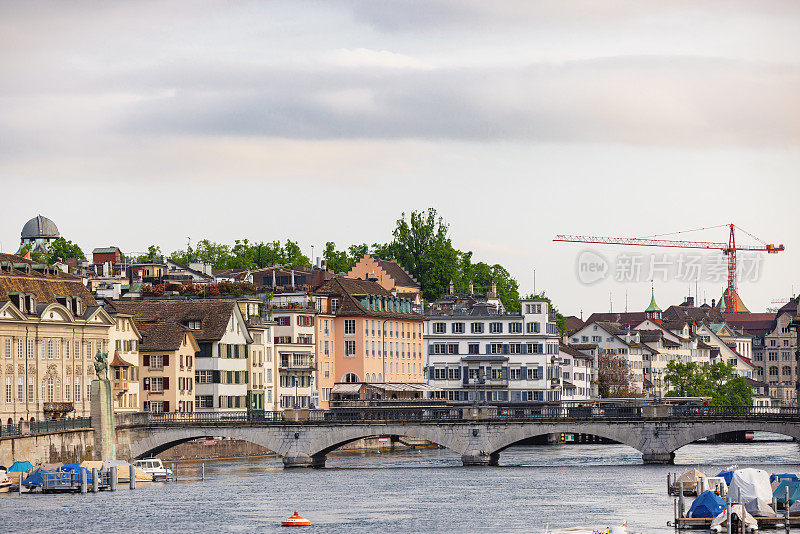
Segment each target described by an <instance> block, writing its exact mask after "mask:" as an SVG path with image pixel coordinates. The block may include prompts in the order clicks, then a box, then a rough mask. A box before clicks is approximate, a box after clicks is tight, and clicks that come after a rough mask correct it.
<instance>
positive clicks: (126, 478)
mask: <svg viewBox="0 0 800 534" xmlns="http://www.w3.org/2000/svg"><path fill="white" fill-rule="evenodd" d="M111 467H116V468H117V480H118V481H119V482H130V480H131V464H129V463H128V462H126V461H125V460H106V461H105V462H103V469H102V470H103V471H109V470H110V469H111ZM135 469H136V480H137V481H140V482H152V481H153V475H151V474H150V473H146V472H144V471H143V470H142V469H141V468H139V467H136V468H135Z"/></svg>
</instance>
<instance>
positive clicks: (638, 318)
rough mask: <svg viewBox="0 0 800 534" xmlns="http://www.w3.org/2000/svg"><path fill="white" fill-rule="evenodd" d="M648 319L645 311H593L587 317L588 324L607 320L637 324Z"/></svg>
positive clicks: (609, 321) (608, 321)
mask: <svg viewBox="0 0 800 534" xmlns="http://www.w3.org/2000/svg"><path fill="white" fill-rule="evenodd" d="M645 319H646V317H645V314H644V312H625V313H593V314H591V315H590V316H589V318H588V319H586V324H591V323H598V322H605V323H619V324H621V325H626V326H628V325H630V326H636V325H638V324H640V323H642V322H643V321H644V320H645Z"/></svg>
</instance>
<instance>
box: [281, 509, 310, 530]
mask: <svg viewBox="0 0 800 534" xmlns="http://www.w3.org/2000/svg"><path fill="white" fill-rule="evenodd" d="M281 526H282V527H310V526H311V521H309V520H308V519H306V518H304V517H303V516H301V515H300V514H298V513H297V512H295V513H293V514H292V517H290V518H289V519H287V520H286V521H283V522H281Z"/></svg>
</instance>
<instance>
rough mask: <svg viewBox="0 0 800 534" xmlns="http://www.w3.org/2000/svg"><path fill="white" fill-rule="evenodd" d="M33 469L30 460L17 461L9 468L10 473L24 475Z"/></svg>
mask: <svg viewBox="0 0 800 534" xmlns="http://www.w3.org/2000/svg"><path fill="white" fill-rule="evenodd" d="M31 468H33V464H32V463H30V462H29V461H28V460H23V461H21V462H20V461H17V462H14V463H13V464H11V467H9V468H8V472H9V473H24V472H25V471H27V470H28V469H31Z"/></svg>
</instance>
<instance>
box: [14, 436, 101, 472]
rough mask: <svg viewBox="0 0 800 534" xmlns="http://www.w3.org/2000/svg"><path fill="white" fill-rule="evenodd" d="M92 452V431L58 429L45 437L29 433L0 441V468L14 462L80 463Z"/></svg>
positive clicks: (88, 457) (89, 458)
mask: <svg viewBox="0 0 800 534" xmlns="http://www.w3.org/2000/svg"><path fill="white" fill-rule="evenodd" d="M93 449H94V431H93V430H61V431H59V432H49V433H47V434H32V435H23V436H15V437H6V438H1V439H0V465H4V466H6V467H8V466H10V465H11V464H12V463H14V461H15V460H28V461H30V462H31V463H33V464H34V465H36V464H37V463H40V462H44V463H55V462H64V463H65V464H66V463H72V462H81V461H83V460H91V459H92V453H93Z"/></svg>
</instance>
